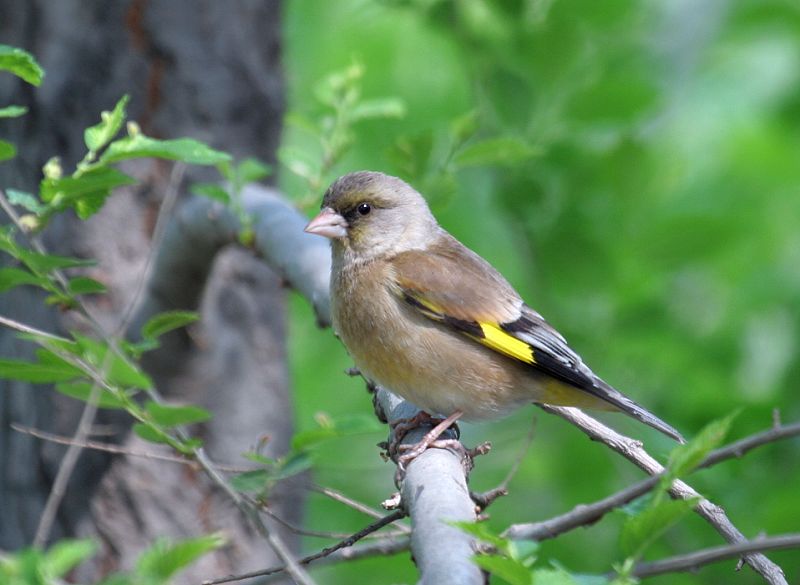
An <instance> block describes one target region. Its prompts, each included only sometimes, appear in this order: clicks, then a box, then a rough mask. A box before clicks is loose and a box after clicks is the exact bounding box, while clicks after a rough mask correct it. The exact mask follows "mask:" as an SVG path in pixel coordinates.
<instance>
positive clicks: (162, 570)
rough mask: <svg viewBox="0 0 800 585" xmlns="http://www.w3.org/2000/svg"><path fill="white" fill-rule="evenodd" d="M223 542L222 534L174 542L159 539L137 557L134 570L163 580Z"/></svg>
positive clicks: (160, 580) (157, 580)
mask: <svg viewBox="0 0 800 585" xmlns="http://www.w3.org/2000/svg"><path fill="white" fill-rule="evenodd" d="M224 544H225V538H224V537H223V536H222V534H209V535H207V536H201V537H198V538H189V539H187V540H183V541H180V542H177V543H175V544H171V543H169V542H168V541H166V540H164V539H159V540H158V541H156V543H155V544H153V546H151V547H150V548H149V549H148V550H146V551H145V552H144V553H142V555H141V556H140V557H139V560H138V561H137V563H136V571H137V573H139V574H141V575H142V576H145V577H149V578H150V579H155V580H156V582H165V581H166V580H167V579H169V578H170V577H172V576H173V575H174V574H175V573H177V572H178V571H180V570H181V569H183V568H185V567H186V566H188V565H189V564H191V563H193V562H194V561H195V560H197V559H198V558H199V557H201V556H203V555H204V554H206V553H208V552H211V551H212V550H215V549H217V548H219V547H221V546H222V545H224Z"/></svg>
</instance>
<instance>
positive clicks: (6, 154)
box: [0, 140, 17, 161]
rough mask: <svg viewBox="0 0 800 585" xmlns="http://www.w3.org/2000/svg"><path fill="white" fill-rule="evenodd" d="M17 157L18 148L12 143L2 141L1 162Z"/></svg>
mask: <svg viewBox="0 0 800 585" xmlns="http://www.w3.org/2000/svg"><path fill="white" fill-rule="evenodd" d="M15 156H17V149H16V147H15V146H14V145H13V144H11V143H10V142H6V141H5V140H0V161H4V160H8V159H10V158H14V157H15Z"/></svg>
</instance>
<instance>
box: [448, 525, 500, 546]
mask: <svg viewBox="0 0 800 585" xmlns="http://www.w3.org/2000/svg"><path fill="white" fill-rule="evenodd" d="M451 524H452V525H453V526H455V527H457V528H460V529H461V530H463V531H464V532H466V533H467V534H471V535H472V536H474V537H475V538H477V539H478V540H480V541H481V542H485V543H487V544H490V545H492V546H493V547H495V548H497V549H499V550H505V549H506V548H507V546H508V539H505V538H503V537H502V536H499V535H498V534H495V533H494V532H493V531H492V529H491V528H489V526H488V525H487V524H486V523H485V522H451Z"/></svg>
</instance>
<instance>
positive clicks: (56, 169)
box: [42, 156, 64, 179]
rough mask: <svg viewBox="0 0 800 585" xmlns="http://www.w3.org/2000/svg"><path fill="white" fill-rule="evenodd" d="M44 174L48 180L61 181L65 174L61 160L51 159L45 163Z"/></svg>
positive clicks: (55, 157)
mask: <svg viewBox="0 0 800 585" xmlns="http://www.w3.org/2000/svg"><path fill="white" fill-rule="evenodd" d="M42 173H43V174H44V176H45V178H46V179H60V178H61V177H62V176H63V174H64V171H63V169H62V168H61V159H59V158H58V157H57V156H54V157H53V158H51V159H50V160H49V161H47V162H46V163H45V165H44V167H42Z"/></svg>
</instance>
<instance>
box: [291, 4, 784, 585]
mask: <svg viewBox="0 0 800 585" xmlns="http://www.w3.org/2000/svg"><path fill="white" fill-rule="evenodd" d="M285 19H286V25H285V50H286V53H285V62H286V71H287V76H288V81H289V87H290V95H289V100H290V110H291V111H293V112H297V113H300V114H303V115H305V116H312V117H313V116H314V115H315V113H316V112H318V111H319V108H320V106H319V103H318V101H317V100H316V98H315V87H317V85H318V83H319V81H320V80H321V79H323V78H324V77H325V76H326V75H328V74H330V73H331V72H332V71H341V70H343V69H346V68H347V67H349V66H352V65H353V64H354V63H358V64H360V65H361V66H363V77H362V78H361V82H362V85H363V96H364V97H365V98H383V97H395V98H399V99H401V100H402V101H403V102H404V104H405V115H404V116H402V117H400V118H390V119H378V120H368V121H364V122H360V123H358V124H357V125H356V126H355V127H354V142H353V144H352V147H351V148H350V149H349V150H348V151H347V153H346V155H345V156H344V158H343V159H342V160H341V161H340V162H338V164H336V165H335V166H334V167H333V168H332V169H330V170H329V172H327V174H326V177H325V178H326V180H328V179H332V178H334V177H335V176H337V175H339V174H343V173H345V172H349V171H352V170H357V169H373V170H381V171H384V172H388V173H391V174H396V175H399V176H401V177H403V178H404V179H406V180H408V181H409V182H411V183H412V184H413V185H414V186H416V187H417V188H419V189H420V190H421V191H422V192H423V193H425V195H426V196H427V198H428V200H429V202H430V203H431V206H432V208H433V210H434V212H435V214H436V215H437V216H438V218H439V219H440V222H441V223H442V225H443V226H444V227H445V228H447V229H448V230H449V231H451V232H452V233H453V234H454V235H455V236H456V237H458V238H459V239H461V240H462V241H463V242H464V243H465V244H467V245H468V246H469V247H471V248H473V249H474V250H476V251H477V252H478V253H480V254H481V255H483V256H484V257H485V258H487V259H488V260H489V261H491V262H492V263H493V264H494V265H495V266H496V267H497V268H498V269H500V270H501V271H502V272H503V273H504V274H505V275H506V277H507V278H508V279H509V280H510V281H511V282H512V283H513V284H514V285H515V286H516V287H517V288H518V290H519V291H520V292H521V293H522V295H523V296H524V297H525V299H526V300H527V301H528V303H529V304H530V305H532V306H533V307H535V308H536V309H537V310H539V311H540V312H541V313H542V314H544V315H545V317H547V318H548V320H549V321H550V322H551V323H552V324H554V325H555V326H556V327H557V328H558V329H559V330H561V331H562V333H564V335H565V336H566V337H567V339H568V340H569V341H570V343H571V345H572V346H573V347H574V348H575V349H576V350H578V351H579V352H580V353H581V354H582V355H583V356H584V358H585V359H586V361H587V363H588V364H590V366H592V367H593V369H594V370H595V371H596V372H597V373H598V374H600V375H601V376H603V377H604V378H605V379H606V380H608V381H609V382H610V383H612V384H613V385H615V386H616V387H618V388H619V389H621V390H622V391H624V392H626V393H628V394H629V395H631V396H632V397H633V398H635V399H636V400H637V401H639V402H641V403H642V404H644V405H645V406H646V407H647V408H649V409H650V410H652V411H653V412H655V413H656V414H658V416H660V417H662V418H664V419H665V420H667V421H669V422H670V423H672V424H673V425H674V426H676V427H677V428H678V429H680V430H681V431H683V432H684V433H685V434H686V435H687V436H691V435H693V434H694V433H696V432H697V431H698V430H699V429H701V428H702V427H703V426H704V425H705V424H706V423H708V422H709V421H711V420H713V419H716V418H719V417H722V416H724V415H727V414H729V413H730V412H732V411H734V410H736V409H742V412H741V414H740V415H739V417H738V418H737V419H736V422H735V424H734V427H733V431H732V433H731V437H730V438H739V437H741V436H744V435H746V434H749V433H752V432H755V431H758V430H760V429H764V428H766V427H768V426H769V425H770V424H771V421H772V412H773V409H776V408H777V409H780V413H781V416H782V417H783V418H784V420H787V421H789V420H792V421H794V420H797V419H800V406H799V405H798V401H797V400H794V399H793V397H794V396H796V394H797V390H796V387H795V384H796V382H795V380H797V378H798V375H799V374H800V360H798V345H799V343H800V336H799V331H800V4H798V2H797V1H796V0H785V1H782V0H741V1H735V0H731V1H726V0H704V1H703V2H693V1H691V0H672V1H667V2H656V1H655V0H653V1H646V0H643V1H639V2H636V1H634V0H608V1H605V2H597V1H596V0H458V1H455V0H405V1H403V0H394V1H390V0H383V1H379V0H337V1H336V2H320V1H317V0H289V1H287V2H286V15H285ZM290 120H291V116H290ZM310 141H311V142H313V140H311V139H310V138H309V136H308V133H307V132H306V130H304V128H303V127H302V125H298V124H292V123H289V124H288V125H287V129H286V131H285V139H284V143H285V144H286V145H287V146H290V147H291V146H296V147H298V148H304V147H307V146H308V144H309V142H310ZM281 181H282V186H283V188H284V189H285V190H286V192H288V193H302V192H303V190H304V187H303V183H302V181H300V180H299V179H298V178H297V177H295V176H293V175H292V174H291V173H290V172H289V171H288V170H286V169H282V171H281ZM319 195H320V196H321V193H320V194H319ZM314 207H316V204H315V205H314ZM310 212H311V210H309V213H310ZM291 356H292V362H293V363H292V367H293V376H294V382H295V386H296V390H297V395H298V406H297V414H296V416H297V422H298V427H299V428H300V429H301V430H302V429H308V428H313V427H314V426H315V425H316V423H315V416H317V415H318V413H326V414H327V415H330V416H332V417H342V416H351V415H362V416H365V417H366V416H370V415H371V412H372V406H371V403H370V400H369V398H368V395H367V393H366V392H365V390H364V387H363V384H362V383H361V382H360V381H359V380H357V379H350V378H348V377H346V376H345V375H344V374H343V373H342V372H343V370H344V369H345V368H347V367H348V366H349V365H351V364H350V362H349V360H348V358H347V355H346V353H345V351H344V349H343V348H342V347H341V345H340V344H339V343H338V342H337V341H336V340H335V339H334V338H333V336H332V335H331V333H330V331H320V330H318V329H317V328H316V326H315V324H314V319H313V317H312V315H311V312H310V310H309V308H308V306H307V304H306V303H305V302H304V301H303V300H302V299H299V298H295V299H293V301H292V320H291ZM534 418H535V419H536V429H535V439H534V441H533V444H532V447H531V449H530V451H529V452H528V453H527V454H526V455H525V456H524V460H523V465H522V467H521V469H520V471H519V473H518V474H517V476H516V477H515V478H514V480H513V481H512V483H511V486H510V488H511V494H510V495H509V496H508V497H506V498H503V499H501V500H499V501H498V502H496V503H495V504H494V505H493V506H492V508H490V513H491V519H490V520H489V522H490V523H491V525H492V526H494V527H496V528H498V529H502V528H504V527H505V526H507V525H508V524H509V523H512V522H522V521H534V520H541V519H544V518H548V517H550V516H553V515H555V514H558V513H561V512H564V511H566V510H568V509H569V508H571V507H572V506H574V505H575V504H577V503H580V502H588V501H592V500H595V499H599V498H601V497H603V496H605V495H607V494H609V493H611V492H613V491H616V490H618V489H620V488H622V487H624V486H626V485H628V484H629V483H631V482H633V481H635V480H637V479H639V478H640V477H641V475H642V474H641V473H640V472H638V470H636V469H634V468H633V467H632V466H631V465H630V464H628V463H627V462H625V461H623V460H621V458H620V457H619V456H617V455H614V454H612V453H611V452H610V451H609V450H608V449H606V448H604V447H602V446H598V445H596V444H593V443H590V442H589V441H587V440H586V439H585V438H584V437H583V435H582V434H581V433H579V432H578V431H577V430H575V429H574V428H572V427H571V426H569V425H568V424H566V423H564V422H563V421H561V420H558V419H554V418H552V417H549V416H547V415H545V414H544V413H542V412H540V411H538V410H536V409H534V408H528V409H523V410H522V411H519V412H518V413H516V414H515V415H514V416H512V417H511V418H510V419H507V420H503V421H501V422H497V423H490V424H483V425H470V424H467V425H462V431H463V432H464V436H465V440H466V442H467V443H468V444H474V443H477V442H479V441H483V440H490V441H492V443H493V445H494V449H493V451H492V453H491V454H490V455H489V456H487V457H483V458H481V459H479V460H478V462H477V467H476V469H475V471H474V472H473V474H472V478H471V485H472V487H473V488H474V489H476V490H482V489H488V488H490V487H493V486H494V485H496V484H497V483H498V482H499V481H500V480H501V479H502V478H503V477H504V475H505V474H506V473H507V471H508V469H509V468H510V466H511V465H512V464H513V461H514V459H515V458H516V457H518V456H519V453H520V451H521V450H522V449H523V448H524V444H525V437H526V435H527V433H528V431H529V429H530V428H531V424H532V421H533V420H534ZM602 418H603V419H604V420H605V421H607V422H609V423H610V424H611V425H612V426H614V427H615V428H617V429H619V430H621V431H623V432H626V433H630V434H632V435H633V436H636V437H640V438H642V439H643V440H645V442H646V446H647V448H648V449H649V450H651V452H653V453H654V454H656V455H658V456H662V455H663V454H665V453H666V452H667V451H668V450H669V449H670V447H671V446H672V444H671V443H670V441H669V440H668V439H664V438H663V437H661V436H660V435H658V434H657V433H655V432H654V431H651V430H650V429H648V428H646V427H643V426H641V425H638V424H636V423H635V422H631V421H629V420H627V419H625V418H624V417H622V416H616V415H609V416H603V417H602ZM385 435H386V432H385V430H380V431H376V432H375V433H372V434H366V435H362V436H357V437H351V438H348V439H347V440H340V441H335V442H333V443H331V444H328V445H325V446H324V447H322V448H321V449H320V451H319V452H318V453H317V455H318V456H317V465H316V467H315V472H314V473H315V480H316V481H317V482H318V483H320V484H323V485H329V486H332V487H336V488H338V489H340V490H342V491H344V492H346V493H347V494H350V495H352V496H353V497H356V498H358V499H361V500H363V501H365V502H368V503H370V504H372V505H377V504H378V503H379V502H380V501H381V500H383V499H384V498H386V497H387V496H388V495H389V494H390V493H391V492H392V491H393V486H392V481H391V478H392V475H393V467H392V466H391V465H390V464H386V463H383V462H382V461H381V459H380V458H379V457H378V449H377V448H376V447H375V443H376V442H378V441H380V440H383V439H384V438H385ZM690 483H692V485H693V486H694V487H696V488H697V489H698V490H699V491H701V492H702V493H703V494H704V495H706V496H708V497H709V498H710V499H711V500H712V501H714V502H716V503H718V504H720V505H722V506H723V507H724V508H725V509H726V511H727V512H728V514H729V515H730V517H731V519H732V520H733V521H734V523H735V524H737V526H738V527H739V528H740V529H741V530H742V531H743V532H744V533H745V534H746V535H747V536H751V537H752V536H756V535H757V534H758V533H760V532H762V531H763V532H765V533H767V534H777V533H781V532H788V531H797V530H798V528H799V527H800V457H798V443H797V441H794V442H784V443H781V444H777V445H772V446H768V447H766V448H762V449H761V450H759V451H756V452H753V453H751V454H750V455H748V456H747V457H746V458H745V459H743V460H741V461H731V462H727V463H724V464H721V465H719V466H717V467H715V468H714V469H713V470H708V471H704V472H700V473H697V474H695V475H693V476H692V477H691V478H690ZM622 520H623V518H622V515H621V514H613V515H611V516H609V517H607V518H605V519H604V520H602V521H601V522H600V523H599V524H597V525H595V526H592V527H589V528H586V529H582V530H577V531H575V532H573V533H570V534H568V535H566V536H563V537H561V538H559V539H557V540H555V541H548V542H546V543H544V544H543V545H542V548H541V556H540V559H541V560H540V564H544V565H545V566H546V563H547V562H550V561H552V562H555V563H558V564H561V565H563V566H564V567H566V568H568V569H569V570H571V571H574V572H578V573H591V572H594V573H597V572H605V571H607V570H609V569H610V566H611V564H612V563H613V562H616V561H619V560H621V552H620V550H619V547H618V545H617V538H618V533H619V527H620V525H621V523H622ZM366 523H367V520H366V519H365V517H363V516H361V515H359V514H358V513H355V512H352V511H350V510H348V509H346V508H344V507H343V506H341V505H338V504H334V503H330V502H328V501H326V500H323V499H321V498H319V499H318V498H317V497H316V496H312V501H311V506H310V509H309V513H308V518H307V524H308V526H309V527H311V528H314V529H320V530H325V529H327V530H336V531H343V530H345V531H346V530H357V529H359V528H361V527H362V526H363V525H365V524H366ZM721 543H722V540H721V538H720V537H719V536H718V535H716V533H715V532H713V530H712V529H711V528H710V527H709V526H708V525H707V524H705V523H704V522H703V521H701V520H700V519H698V518H696V517H690V518H689V519H688V520H685V521H683V522H681V524H680V525H679V526H677V527H676V528H674V529H672V530H670V531H669V532H668V533H667V534H666V536H665V537H664V538H662V539H661V540H660V541H659V544H658V545H656V546H655V547H654V548H653V549H651V550H650V552H649V554H648V558H660V557H663V556H667V555H671V554H677V553H681V552H688V551H691V550H694V549H697V548H700V547H705V546H712V545H717V544H721ZM321 544H323V543H320V542H319V541H317V540H311V539H309V540H307V541H306V546H307V548H309V549H311V548H317V547H319V546H320V545H321ZM769 556H770V557H771V558H773V559H774V560H776V561H777V562H779V563H780V564H782V566H783V567H784V569H785V570H786V571H787V576H788V577H789V581H790V582H798V580H800V555H798V554H797V552H796V551H786V552H775V553H770V555H769ZM734 564H735V563H733V562H727V563H720V564H717V565H714V566H713V567H709V568H706V569H703V570H702V571H700V572H699V573H697V574H692V575H668V576H665V577H661V578H655V579H652V580H651V581H649V582H652V583H653V584H654V585H656V584H667V583H670V584H672V583H676V584H699V583H758V582H760V580H759V579H758V578H757V576H756V575H755V574H754V573H753V572H752V571H750V570H749V569H747V568H745V569H744V570H743V571H741V572H740V573H734V572H733V567H734ZM316 574H318V575H319V577H320V579H322V580H323V581H324V582H326V583H348V584H349V583H372V584H376V585H378V584H384V583H385V584H390V583H403V582H406V583H411V582H414V581H415V580H416V571H415V569H414V567H413V565H412V564H411V563H410V561H409V558H408V555H407V554H406V555H400V556H398V557H395V558H387V559H384V558H378V559H373V560H368V561H361V562H358V563H351V564H342V565H339V566H336V567H329V568H320V569H316Z"/></svg>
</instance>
